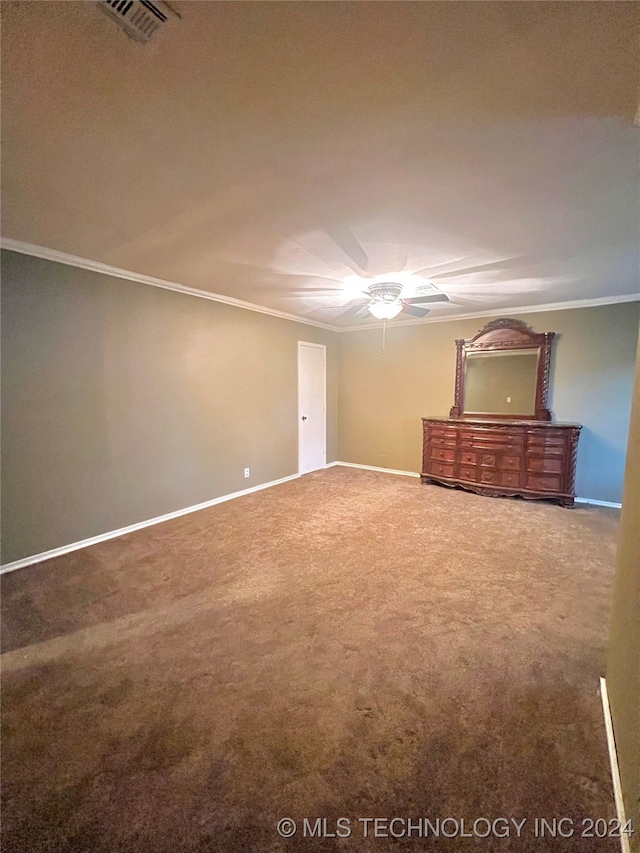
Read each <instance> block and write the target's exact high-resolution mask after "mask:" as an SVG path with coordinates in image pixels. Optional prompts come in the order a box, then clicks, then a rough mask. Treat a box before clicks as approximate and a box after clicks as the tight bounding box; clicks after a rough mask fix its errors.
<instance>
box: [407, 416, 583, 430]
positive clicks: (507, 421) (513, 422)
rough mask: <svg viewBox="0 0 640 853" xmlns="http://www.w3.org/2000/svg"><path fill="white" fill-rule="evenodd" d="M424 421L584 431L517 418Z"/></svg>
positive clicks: (435, 419) (551, 422)
mask: <svg viewBox="0 0 640 853" xmlns="http://www.w3.org/2000/svg"><path fill="white" fill-rule="evenodd" d="M422 420H423V421H435V422H437V423H443V424H471V425H481V426H533V427H546V428H553V427H573V429H582V427H581V425H580V424H572V423H562V422H560V421H532V420H518V419H517V418H448V417H444V416H436V417H428V418H423V419H422Z"/></svg>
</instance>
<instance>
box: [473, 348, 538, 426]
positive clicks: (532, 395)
mask: <svg viewBox="0 0 640 853" xmlns="http://www.w3.org/2000/svg"><path fill="white" fill-rule="evenodd" d="M537 377H538V350H537V349H530V350H522V349H520V350H518V351H517V352H510V351H508V350H506V351H505V350H502V351H497V352H469V353H467V357H466V364H465V382H464V404H463V411H464V414H465V415H470V414H485V415H487V414H489V415H534V414H535V411H536V385H537Z"/></svg>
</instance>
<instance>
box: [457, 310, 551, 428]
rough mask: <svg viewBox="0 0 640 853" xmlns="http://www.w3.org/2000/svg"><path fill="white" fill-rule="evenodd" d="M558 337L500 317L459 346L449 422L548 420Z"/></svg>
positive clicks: (460, 341) (549, 417) (459, 341)
mask: <svg viewBox="0 0 640 853" xmlns="http://www.w3.org/2000/svg"><path fill="white" fill-rule="evenodd" d="M554 335H555V333H554V332H543V333H538V332H534V331H533V330H532V329H530V328H529V326H527V325H526V323H523V322H522V321H521V320H513V319H510V318H507V317H501V318H500V319H498V320H492V321H491V322H490V323H487V325H486V326H485V327H484V328H483V329H481V330H480V331H479V332H478V334H477V335H476V336H475V337H473V338H471V339H469V340H458V341H456V387H455V402H454V404H453V407H452V408H451V411H450V412H449V417H452V418H476V419H483V418H488V419H490V418H514V419H516V418H517V419H521V420H536V421H550V420H551V412H550V411H549V409H548V408H547V397H548V393H549V366H550V362H551V344H552V342H553V338H554Z"/></svg>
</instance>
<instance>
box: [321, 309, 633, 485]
mask: <svg viewBox="0 0 640 853" xmlns="http://www.w3.org/2000/svg"><path fill="white" fill-rule="evenodd" d="M513 316H514V317H516V318H518V319H521V320H524V321H525V322H526V323H527V324H528V325H530V326H533V328H534V329H535V330H536V331H538V332H547V331H548V332H556V333H557V337H556V339H555V341H554V355H553V358H552V364H551V393H550V400H549V404H550V408H551V409H552V411H553V413H554V417H555V419H556V420H558V421H575V422H577V423H580V424H583V430H582V434H581V437H580V445H579V450H578V470H577V478H576V489H577V494H578V496H580V497H587V498H593V499H596V500H603V501H614V502H619V501H620V500H621V495H622V481H623V476H624V460H625V453H626V439H627V430H628V426H629V412H630V404H631V391H632V386H633V374H634V364H635V352H636V344H637V339H638V318H639V316H640V305H638V303H630V304H629V303H627V304H622V305H608V306H603V307H598V308H580V309H575V310H573V309H572V310H565V311H554V312H548V313H539V314H525V315H518V314H517V313H516V314H514V315H513ZM489 319H491V318H489V317H487V318H486V319H484V318H483V319H477V318H476V319H473V320H459V321H451V322H447V323H431V324H430V323H425V324H420V325H415V326H404V327H402V326H401V325H399V324H398V325H394V324H393V323H390V324H389V326H388V328H387V346H386V355H383V354H382V351H381V350H382V347H381V344H382V332H381V330H380V329H370V330H367V331H364V330H363V331H354V332H344V333H341V335H340V373H339V379H340V381H339V400H338V436H339V441H338V457H339V459H340V460H341V461H344V462H356V463H359V464H364V465H376V466H380V467H383V468H396V469H399V470H402V471H419V470H420V465H421V457H422V445H421V442H422V425H421V422H420V418H421V417H423V416H428V415H434V416H441V415H448V413H449V409H450V407H451V405H452V404H453V387H454V375H455V345H454V341H455V339H456V338H470V337H473V335H474V334H476V333H477V332H478V330H479V329H480V328H481V327H482V326H483V325H484V324H485V323H486V322H488V320H489Z"/></svg>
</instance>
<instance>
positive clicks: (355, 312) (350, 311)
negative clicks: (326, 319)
mask: <svg viewBox="0 0 640 853" xmlns="http://www.w3.org/2000/svg"><path fill="white" fill-rule="evenodd" d="M368 313H369V311H368V308H367V305H352V306H351V308H347V310H346V311H343V312H342V314H340V319H342V318H343V317H353V318H354V319H359V318H360V317H366V316H367V314H368Z"/></svg>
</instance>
